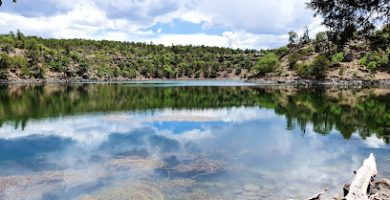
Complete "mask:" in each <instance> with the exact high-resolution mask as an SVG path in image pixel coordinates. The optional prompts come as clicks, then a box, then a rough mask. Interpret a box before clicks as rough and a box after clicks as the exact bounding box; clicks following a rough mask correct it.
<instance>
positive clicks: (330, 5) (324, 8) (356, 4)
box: [307, 0, 390, 45]
mask: <svg viewBox="0 0 390 200" xmlns="http://www.w3.org/2000/svg"><path fill="white" fill-rule="evenodd" d="M307 6H308V7H309V8H310V9H312V10H314V12H315V15H320V16H321V17H322V18H323V22H322V24H323V25H325V26H327V27H328V28H330V29H331V30H332V31H333V33H334V36H333V37H332V40H333V41H334V42H336V43H337V44H341V45H343V44H345V43H346V42H347V41H348V40H350V39H351V38H352V37H353V36H354V33H355V31H357V30H358V31H361V32H362V33H363V34H364V35H369V33H370V32H371V31H372V30H373V29H374V24H375V23H376V22H378V21H389V20H390V0H369V1H367V0H355V1H345V0H310V2H308V3H307Z"/></svg>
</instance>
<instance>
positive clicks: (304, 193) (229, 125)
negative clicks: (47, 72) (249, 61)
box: [0, 81, 390, 200]
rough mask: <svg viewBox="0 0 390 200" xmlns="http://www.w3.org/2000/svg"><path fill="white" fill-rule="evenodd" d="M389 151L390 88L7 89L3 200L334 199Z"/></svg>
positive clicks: (0, 181) (1, 90) (2, 97)
mask: <svg viewBox="0 0 390 200" xmlns="http://www.w3.org/2000/svg"><path fill="white" fill-rule="evenodd" d="M389 142H390V89H385V88H365V89H357V88H354V89H345V88H321V87H311V88H302V87H301V88H299V87H292V86H256V85H253V84H246V83H242V82H235V81H228V82H227V81H200V82H185V81H182V82H180V81H176V82H169V81H165V82H133V83H123V84H74V85H54V84H53V85H46V86H27V85H9V86H1V87H0V199H4V200H5V199H7V200H8V199H15V200H16V199H17V200H19V199H28V200H36V199H48V200H57V199H59V200H65V199H81V200H94V199H99V200H104V199H121V200H122V199H153V200H159V199H194V200H195V199H199V200H200V199H202V200H207V199H210V200H211V199H304V198H307V197H309V196H312V195H314V194H316V193H317V192H319V191H321V190H322V189H324V188H328V189H329V192H328V193H327V194H328V196H327V197H332V196H333V195H335V194H342V187H343V185H344V184H345V183H348V182H350V181H351V180H352V178H353V171H354V170H356V169H358V168H359V167H360V166H361V164H362V162H363V160H364V159H365V158H367V157H368V155H369V154H370V153H371V152H372V153H374V154H375V156H376V159H377V164H378V171H379V175H378V177H379V178H380V177H387V178H389V177H390V160H389V159H390V145H388V144H389Z"/></svg>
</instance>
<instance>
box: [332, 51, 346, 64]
mask: <svg viewBox="0 0 390 200" xmlns="http://www.w3.org/2000/svg"><path fill="white" fill-rule="evenodd" d="M343 60H344V53H343V52H340V53H336V54H334V55H333V56H332V63H334V64H336V63H340V62H343Z"/></svg>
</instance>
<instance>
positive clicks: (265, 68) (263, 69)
mask: <svg viewBox="0 0 390 200" xmlns="http://www.w3.org/2000/svg"><path fill="white" fill-rule="evenodd" d="M279 66H280V61H279V57H278V56H277V55H276V54H275V53H267V54H265V55H264V56H263V57H261V58H260V59H259V60H258V61H257V63H256V65H255V66H254V67H253V71H254V72H255V73H256V74H257V75H265V74H267V73H271V72H274V71H275V69H276V68H278V67H279Z"/></svg>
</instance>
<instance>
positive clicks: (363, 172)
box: [306, 154, 390, 200]
mask: <svg viewBox="0 0 390 200" xmlns="http://www.w3.org/2000/svg"><path fill="white" fill-rule="evenodd" d="M354 174H355V178H354V179H353V181H352V183H351V184H346V185H345V186H344V188H343V190H344V198H342V197H334V199H335V200H390V180H388V179H381V180H379V181H375V179H374V177H375V176H376V174H377V168H376V162H375V157H374V155H373V154H370V157H368V158H367V159H365V160H364V163H363V166H362V167H360V169H359V170H358V171H354ZM325 192H326V189H325V190H324V191H323V192H320V193H318V194H317V195H315V196H313V197H310V198H308V199H306V200H319V199H320V198H321V196H322V195H323V194H324V193H325Z"/></svg>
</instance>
